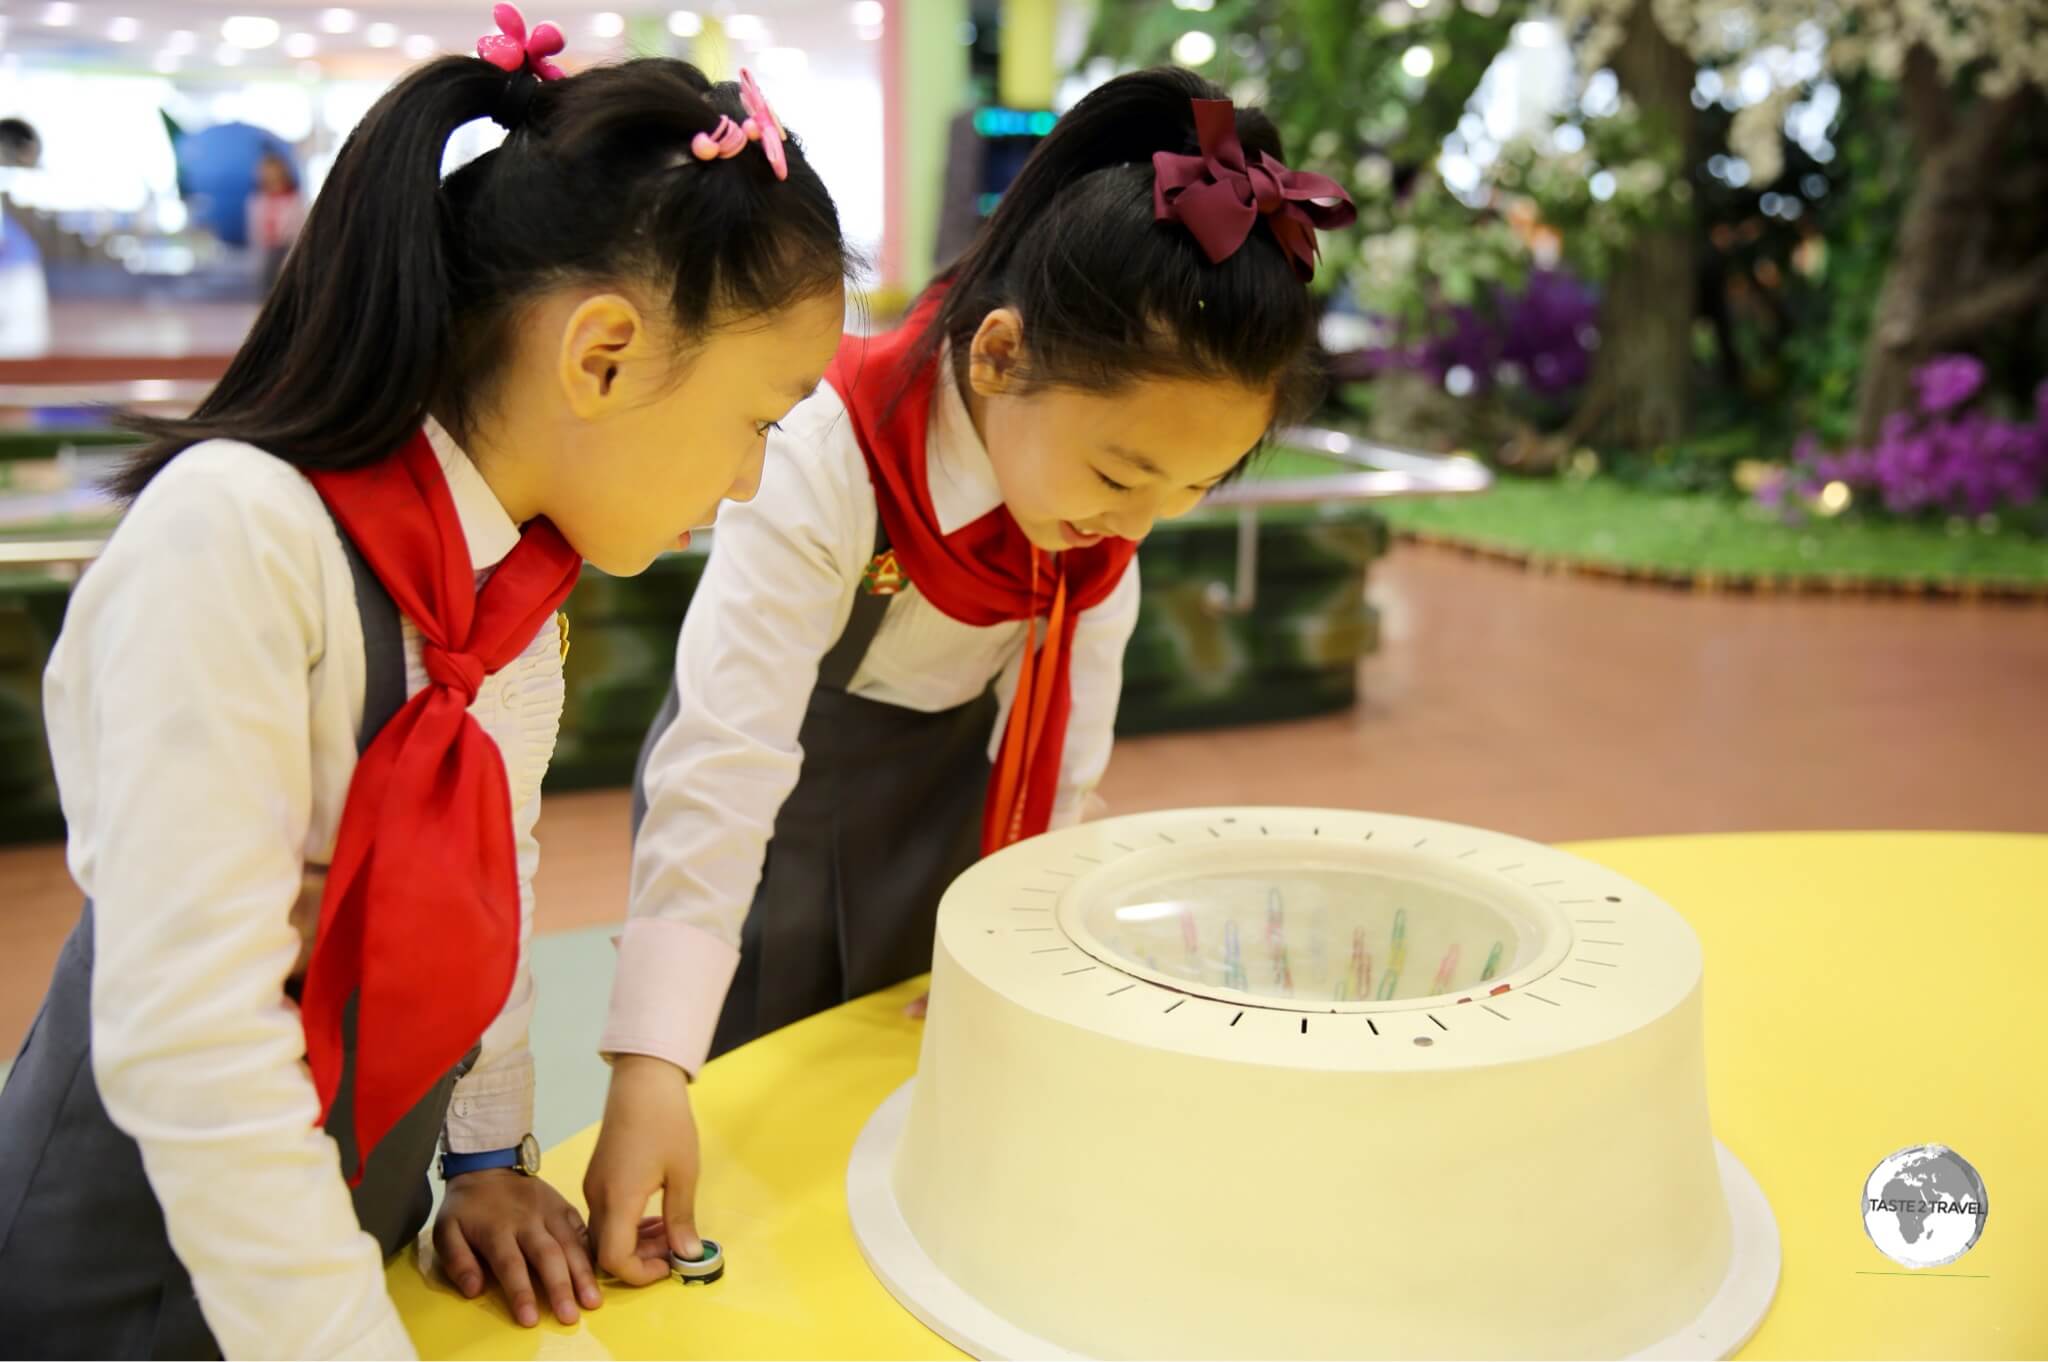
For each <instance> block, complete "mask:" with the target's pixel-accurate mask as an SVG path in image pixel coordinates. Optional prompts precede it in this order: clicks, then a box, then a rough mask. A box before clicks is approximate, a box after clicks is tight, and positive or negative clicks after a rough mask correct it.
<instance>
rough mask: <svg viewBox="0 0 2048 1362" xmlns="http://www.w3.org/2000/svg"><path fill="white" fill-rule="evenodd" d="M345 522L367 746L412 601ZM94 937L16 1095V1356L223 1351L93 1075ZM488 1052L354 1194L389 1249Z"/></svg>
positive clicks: (6, 1208) (346, 1044)
mask: <svg viewBox="0 0 2048 1362" xmlns="http://www.w3.org/2000/svg"><path fill="white" fill-rule="evenodd" d="M335 528H336V530H337V532H339V533H341V543H342V547H343V549H344V550H345V551H346V552H347V555H348V560H349V570H350V572H351V573H352V574H353V576H354V580H355V595H356V607H357V610H358V612H359V613H360V614H361V616H362V621H363V653H364V659H363V660H364V664H365V665H364V678H365V680H364V694H363V723H362V729H361V732H360V733H359V734H358V735H357V750H358V751H361V750H362V749H363V748H365V747H368V746H369V744H370V740H371V739H372V738H374V737H375V736H376V735H377V732H378V730H379V729H381V728H383V726H384V724H385V722H386V721H387V720H389V719H390V717H391V716H392V715H393V714H395V713H396V712H397V711H398V709H399V707H400V706H401V705H403V704H404V703H405V698H406V696H405V690H406V683H405V649H404V641H403V635H402V633H401V630H400V627H399V620H398V608H397V606H395V605H394V604H393V603H392V601H391V598H390V596H389V595H387V594H386V593H385V591H384V588H383V586H382V585H381V584H380V583H379V582H378V581H377V578H376V576H375V575H374V574H373V573H372V572H371V571H370V568H369V565H368V564H367V563H365V562H364V561H363V558H362V556H361V554H359V553H358V552H357V551H356V548H355V545H354V544H352V543H351V542H350V541H349V538H348V535H347V534H346V533H345V532H342V531H341V530H340V526H339V525H337V526H336V527H335ZM92 938H93V914H92V904H91V903H89V902H88V903H87V904H86V905H85V908H84V911H83V912H82V913H81V914H80V916H79V920H78V926H77V927H76V928H74V929H73V930H72V933H71V936H70V938H69V939H68V940H66V941H65V943H64V949H63V951H62V953H61V954H60V955H59V956H58V957H57V970H56V974H55V976H54V977H53V978H52V979H51V981H50V991H49V993H48V994H47V995H45V997H44V999H43V1006H42V1010H41V1011H40V1012H39V1013H38V1014H37V1016H36V1020H35V1022H34V1024H33V1025H32V1026H31V1027H30V1028H29V1033H28V1039H27V1040H25V1041H23V1042H22V1048H21V1054H20V1057H19V1058H18V1059H16V1060H15V1064H14V1068H13V1070H12V1072H11V1073H10V1074H9V1076H8V1079H7V1086H6V1087H5V1088H4V1089H0V1357H8V1358H14V1357H50V1358H129V1357H148V1358H159V1357H161V1358H217V1357H219V1356H220V1348H219V1345H218V1344H216V1343H215V1341H214V1337H213V1333H212V1331H211V1330H210V1329H208V1328H207V1325H206V1320H205V1318H204V1317H203V1316H202V1315H201V1313H200V1310H199V1301H198V1299H197V1297H195V1296H194V1294H193V1291H192V1280H191V1278H190V1277H189V1276H188V1275H187V1274H186V1272H185V1269H184V1266H183V1265H182V1264H181V1263H179V1261H178V1258H177V1255H176V1254H175V1253H174V1252H172V1250H171V1243H170V1238H169V1235H168V1234H167V1232H166V1231H165V1228H164V1218H163V1211H162V1209H161V1208H160V1207H159V1206H158V1205H157V1200H156V1195H155V1193H154V1192H152V1191H151V1190H150V1185H149V1179H148V1177H147V1176H146V1175H145V1174H144V1172H143V1168H142V1153H141V1151H140V1150H139V1149H138V1148H137V1147H136V1144H135V1141H134V1140H132V1139H130V1138H129V1137H128V1136H127V1135H125V1134H123V1133H122V1132H121V1131H120V1130H119V1129H118V1128H117V1127H116V1126H115V1125H114V1123H113V1121H112V1120H111V1119H110V1118H109V1117H108V1116H107V1112H106V1108H105V1107H104V1106H103V1105H102V1104H101V1102H100V1095H99V1088H98V1086H97V1085H96V1084H95V1083H94V1081H93V1072H92V1007H91V1004H92V951H93V942H92ZM294 989H295V986H294ZM355 1041H356V1028H355V1003H354V1002H353V1001H351V1002H350V1003H349V1005H348V1009H347V1011H346V1012H345V1013H344V1014H343V1017H342V1044H343V1050H342V1071H341V1087H340V1090H339V1092H338V1094H337V1096H336V1098H335V1102H334V1107H333V1110H332V1111H330V1112H329V1113H328V1117H327V1131H328V1133H329V1134H330V1135H332V1136H333V1137H334V1140H335V1142H336V1143H337V1144H338V1145H339V1146H340V1152H341V1165H340V1166H341V1167H344V1168H346V1167H351V1166H353V1165H354V1162H355V1137H354V1135H353V1133H352V1130H353V1121H352V1120H351V1112H352V1111H353V1109H354V1100H353V1099H354V1093H355V1054H356V1045H355ZM475 1058H476V1051H475V1050H472V1051H471V1052H470V1055H469V1056H468V1058H466V1059H465V1060H464V1061H463V1062H462V1063H461V1064H460V1065H458V1066H457V1067H456V1068H455V1069H454V1070H452V1071H451V1072H449V1073H448V1074H446V1075H445V1076H443V1078H442V1079H441V1081H440V1082H439V1083H438V1084H436V1085H435V1087H434V1088H433V1089H432V1090H431V1091H430V1092H428V1094H427V1095H426V1096H425V1097H424V1098H422V1099H421V1100H420V1102H419V1104H418V1105H417V1106H415V1107H414V1108H413V1109H412V1110H411V1111H410V1112H408V1113H407V1114H406V1115H405V1116H404V1117H403V1118H402V1119H401V1120H400V1121H399V1123H398V1124H397V1125H396V1126H394V1127H392V1129H391V1132H390V1133H389V1134H388V1135H386V1136H385V1137H384V1139H383V1140H382V1141H381V1142H380V1143H379V1144H378V1145H377V1147H376V1149H374V1150H372V1151H371V1153H370V1157H369V1160H368V1162H367V1164H366V1166H365V1168H364V1171H363V1180H362V1182H361V1183H360V1184H359V1185H358V1186H357V1187H356V1188H355V1189H354V1191H353V1198H354V1201H355V1208H356V1216H357V1218H358V1219H359V1220H360V1221H361V1223H362V1226H363V1229H364V1230H366V1231H367V1232H368V1233H370V1234H371V1235H373V1236H374V1237H375V1238H376V1240H377V1242H378V1243H379V1244H381V1245H382V1246H383V1248H384V1252H385V1254H386V1256H389V1255H391V1254H394V1253H396V1252H398V1251H399V1250H400V1249H401V1248H403V1247H404V1246H405V1245H406V1244H408V1243H410V1242H412V1240H413V1237H414V1236H415V1235H417V1234H418V1233H419V1231H420V1228H421V1226H423V1225H425V1224H426V1220H427V1215H428V1212H429V1210H430V1208H431V1206H432V1201H433V1194H432V1188H431V1187H430V1186H429V1184H428V1182H427V1173H428V1169H429V1167H430V1166H431V1165H432V1163H433V1159H434V1150H435V1146H436V1144H437V1143H438V1141H439V1139H440V1135H441V1125H442V1122H443V1120H444V1119H445V1118H446V1116H447V1111H448V1101H449V1097H450V1095H451V1094H452V1092H453V1090H454V1087H455V1080H456V1079H457V1078H459V1077H460V1076H461V1075H462V1074H463V1073H464V1072H465V1071H466V1070H467V1069H468V1067H469V1065H470V1064H472V1063H474V1062H475ZM220 1195H221V1196H223V1197H229V1196H233V1195H234V1189H233V1188H232V1187H223V1188H221V1190H220ZM279 1209H280V1211H281V1212H286V1213H288V1211H289V1208H285V1207H280V1208H279Z"/></svg>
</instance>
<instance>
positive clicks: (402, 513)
mask: <svg viewBox="0 0 2048 1362" xmlns="http://www.w3.org/2000/svg"><path fill="white" fill-rule="evenodd" d="M307 476H308V477H309V478H311V480H312V483H313V486H314V487H315V488H316V489H318V491H319V493H320V496H321V498H322V499H323V500H324V501H325V502H326V503H327V507H328V509H329V510H330V511H332V512H333V513H334V518H335V519H336V520H337V521H339V522H340V524H341V526H342V528H343V529H344V530H346V531H347V533H348V536H349V538H350V539H352V540H353V541H355V545H356V547H357V548H358V549H359V550H361V552H362V555H363V558H364V559H365V560H366V561H367V562H368V563H369V565H370V568H371V570H372V571H374V572H375V573H376V575H377V580H378V581H380V582H382V583H383V584H384V589H385V590H386V591H388V592H389V593H390V594H391V599H392V601H393V602H394V603H396V605H397V606H398V608H399V610H401V611H402V612H404V614H405V617H406V618H407V619H410V620H411V621H412V622H413V624H414V625H415V626H417V627H418V629H419V633H420V645H421V649H422V656H423V660H424V662H425V664H426V671H427V685H426V687H425V689H423V690H421V691H420V692H419V694H417V695H415V696H413V697H412V698H411V699H410V700H408V701H406V703H405V705H404V707H403V708H401V709H400V710H399V711H398V712H397V713H396V714H394V715H393V716H392V717H391V720H390V722H388V723H386V724H385V725H384V727H383V729H382V730H381V731H379V732H378V734H377V736H376V738H375V739H374V740H372V742H371V743H370V746H369V748H368V749H367V750H366V751H364V753H363V754H362V757H361V759H360V760H358V761H357V763H356V771H355V777H354V779H353V780H351V781H350V782H349V787H348V802H347V803H346V804H345V805H344V806H343V807H342V813H341V829H340V832H339V834H338V836H337V839H336V842H335V847H334V864H333V865H332V867H331V868H330V869H329V870H328V874H327V888H326V892H325V893H324V894H323V895H322V897H321V900H320V925H319V930H318V932H317V934H316V935H315V936H314V938H313V955H312V959H311V961H310V962H309V963H308V965H307V969H306V980H305V988H304V991H303V994H302V996H301V1001H300V1009H301V1016H302V1020H303V1023H304V1026H305V1029H306V1058H307V1060H308V1061H309V1062H310V1064H311V1065H312V1069H313V1084H314V1087H315V1088H316V1089H317V1090H318V1092H319V1094H320V1118H321V1120H322V1121H323V1122H324V1121H325V1120H326V1119H327V1114H328V1111H329V1110H330V1109H331V1108H332V1106H333V1105H334V1098H335V1091H336V1088H337V1087H338V1086H339V1084H340V1081H341V1059H342V1027H341V1021H342V1009H343V1008H344V1007H345V1006H346V1005H347V1003H348V1000H349V998H350V997H351V996H356V997H357V998H358V1002H357V1006H356V1056H355V1113H354V1114H355V1138H356V1155H357V1166H356V1167H355V1168H352V1169H349V1170H348V1176H349V1181H350V1183H351V1184H352V1185H353V1184H354V1183H355V1182H356V1181H357V1180H359V1179H360V1178H361V1176H362V1160H363V1159H365V1158H367V1157H368V1155H369V1151H370V1150H371V1149H372V1148H373V1147H374V1146H375V1145H376V1143H377V1142H378V1141H379V1140H380V1139H382V1138H383V1137H384V1135H385V1133H386V1132H388V1131H389V1130H390V1129H391V1127H392V1126H393V1125H394V1124H395V1123H396V1122H397V1121H398V1118H399V1117H401V1116H403V1115H404V1114H405V1113H406V1112H407V1111H408V1110H410V1109H411V1108H412V1107H413V1105H414V1104H415V1103H417V1102H418V1101H419V1100H420V1098H422V1097H423V1096H425V1095H426V1093H427V1092H428V1090H429V1089H431V1088H432V1087H433V1086H434V1084H435V1083H436V1082H438V1081H439V1080H440V1078H441V1076H442V1075H443V1074H445V1073H447V1072H448V1070H449V1069H451V1068H452V1067H454V1065H455V1063H456V1062H457V1061H458V1060H460V1059H461V1058H462V1056H463V1055H464V1054H465V1053H467V1052H468V1050H469V1048H470V1047H471V1046H472V1045H474V1044H476V1041H477V1037H479V1036H481V1035H482V1034H483V1032H484V1029H485V1028H486V1027H487V1026H489V1025H490V1023H491V1021H492V1019H493V1018H495V1017H496V1016H497V1015H498V1012H499V1010H500V1009H501V1008H503V1007H504V1005H505V999H506V997H507V996H508V995H509V994H510V992H511V989H512V977H513V973H514V971H515V970H516V969H517V967H518V961H519V867H518V861H517V858H516V855H515V851H514V846H513V837H512V795H511V791H510V789H509V788H508V786H507V784H506V779H505V762H504V758H503V757H502V756H501V755H500V754H499V751H498V748H497V745H496V744H495V743H493V742H492V741H491V739H490V736H489V735H488V734H486V733H485V732H484V730H483V728H482V726H481V725H479V724H478V723H477V721H476V720H475V719H474V718H473V717H471V715H470V713H469V706H470V704H471V703H472V702H473V701H474V700H475V699H476V696H477V691H478V689H479V688H480V687H481V686H482V685H483V681H484V678H485V677H486V676H488V675H490V674H491V673H492V672H495V671H497V670H498V669H499V668H500V667H503V666H504V665H505V664H506V663H508V662H510V661H511V660H512V659H513V658H515V657H517V656H519V654H520V653H522V652H523V651H525V649H526V646H527V645H528V644H529V643H531V642H532V641H533V637H534V635H535V634H536V633H538V632H539V630H540V628H541V626H542V625H544V624H546V623H547V622H548V619H549V617H550V616H552V615H553V614H554V613H555V611H556V609H557V608H558V607H559V606H560V605H561V603H562V600H563V598H564V597H566V596H567V595H568V594H569V588H571V587H572V586H574V585H575V584H576V574H577V573H578V572H579V571H580V570H581V569H582V566H583V563H582V560H581V559H580V558H579V557H578V556H577V554H576V551H575V550H574V549H572V548H570V547H569V542H568V541H567V540H566V539H564V538H562V535H561V533H560V531H558V530H556V529H555V527H554V526H553V525H551V524H549V523H548V522H547V521H546V520H535V521H533V522H531V523H530V524H528V525H527V526H526V529H525V531H524V532H523V533H522V534H521V535H520V537H519V543H518V545H517V546H516V547H515V548H514V549H513V550H512V552H511V554H510V555H509V556H507V557H506V559H505V561H504V562H502V563H500V564H499V565H498V567H497V568H496V570H495V571H493V572H492V573H491V577H490V580H489V581H488V582H486V583H485V585H484V588H483V590H482V591H481V592H478V590H477V587H476V570H475V567H474V565H473V564H472V562H471V559H470V554H469V544H468V541H467V540H466V539H465V538H464V536H463V533H462V522H461V521H460V520H459V519H457V517H456V514H455V501H454V498H453V497H451V496H450V495H449V492H448V484H447V481H446V479H445V478H444V477H443V476H442V473H441V465H440V461H439V459H437V458H436V457H435V454H434V449H433V446H432V445H431V444H430V443H428V440H427V437H426V433H425V432H424V431H422V432H421V433H419V434H417V435H415V436H414V437H413V438H412V439H411V440H410V441H409V442H407V444H406V445H405V447H404V448H402V449H400V450H399V451H398V452H397V453H395V454H393V455H392V456H391V457H390V458H387V459H382V460H379V461H378V462H376V463H374V464H371V465H369V466H367V467H364V468H352V469H349V470H347V471H345V472H315V473H309V474H308V475H307Z"/></svg>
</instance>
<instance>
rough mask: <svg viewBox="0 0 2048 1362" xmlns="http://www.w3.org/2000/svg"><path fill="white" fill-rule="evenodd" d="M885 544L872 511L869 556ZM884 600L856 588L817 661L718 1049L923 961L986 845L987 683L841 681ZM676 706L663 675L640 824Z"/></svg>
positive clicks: (642, 773) (897, 978)
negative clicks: (910, 700)
mask: <svg viewBox="0 0 2048 1362" xmlns="http://www.w3.org/2000/svg"><path fill="white" fill-rule="evenodd" d="M888 547H889V540H888V534H887V531H886V530H884V529H882V528H880V517H877V529H876V531H875V554H876V556H877V557H879V556H881V554H882V553H883V552H884V551H886V550H887V549H888ZM714 552H715V550H714ZM894 599H896V598H895V597H893V596H877V595H873V594H871V593H870V592H868V591H867V590H866V589H865V588H864V587H859V586H856V587H855V588H854V597H853V613H852V614H851V615H850V616H849V617H848V619H847V622H846V628H845V630H844V631H843V632H842V633H841V634H840V636H839V641H838V642H837V643H836V644H835V645H834V646H833V648H832V650H831V651H830V652H828V653H826V654H825V657H824V658H823V660H822V661H821V662H820V663H819V665H818V683H817V686H816V688H815V689H814V690H813V691H812V692H811V699H810V704H809V707H808V708H807V709H806V711H805V713H804V722H803V727H802V729H801V730H800V731H799V735H798V742H799V743H800V745H801V746H802V748H803V757H804V760H803V770H802V772H801V774H800V775H798V777H797V783H796V788H795V789H794V790H792V791H791V792H790V796H789V798H788V800H786V801H785V802H784V803H783V806H782V811H781V813H779V814H778V815H777V816H776V819H775V831H774V833H773V835H772V836H771V837H770V839H769V843H768V856H767V860H766V862H765V864H764V865H763V867H762V871H761V883H760V885H759V886H758V887H757V888H756V889H755V891H754V902H753V906H752V907H751V908H750V909H749V910H748V912H747V919H746V925H745V927H744V928H743V929H742V930H741V934H740V963H739V970H738V973H737V974H735V975H734V977H733V984H732V991H731V992H730V993H728V994H727V995H726V999H725V1009H724V1011H723V1012H721V1013H720V1014H719V1018H718V1026H717V1029H716V1030H715V1031H714V1032H713V1035H712V1041H711V1053H712V1054H713V1055H714V1056H715V1055H720V1054H723V1053H725V1052H726V1051H727V1050H730V1049H732V1048H733V1047H734V1046H736V1045H743V1044H745V1043H746V1042H747V1041H750V1040H752V1039H754V1038H755V1037H756V1036H760V1035H765V1034H766V1033H768V1032H770V1031H773V1030H775V1029H776V1028H778V1027H782V1026H787V1025H789V1024H790V1023H791V1022H795V1021H801V1020H803V1019H804V1018H805V1017H808V1016H810V1015H812V1014H813V1013H816V1012H822V1011H824V1010H825V1009H827V1008H830V1007H836V1006H838V1005H839V1004H840V1003H843V1002H847V1001H850V1000H852V999H854V998H858V997H861V996H863V995H865V994H868V993H872V992H874V991H875V990H876V989H880V988H887V987H888V986H889V985H891V984H897V983H901V982H902V981H903V980H905V979H908V978H911V977H913V976H915V975H918V974H922V973H924V972H925V971H926V970H928V969H930V968H931V965H932V933H933V930H934V928H935V926H936V924H937V921H938V912H939V899H940V897H941V896H942V895H943V894H944V893H945V892H946V887H947V886H948V885H950V884H951V883H952V882H953V881H954V880H955V879H956V878H958V877H959V875H960V873H961V872H962V871H964V870H966V869H967V868H968V867H969V866H971V865H973V864H974V862H975V861H976V860H977V859H978V858H979V857H980V855H981V811H982V807H983V805H984V803H985V802H986V801H987V798H988V780H989V760H988V745H989V738H990V735H991V734H992V733H993V732H994V730H995V721H996V713H997V704H996V697H995V689H994V686H993V685H991V686H990V688H989V689H988V690H986V691H984V692H983V693H982V694H981V695H980V696H978V697H976V698H975V699H973V700H970V701H968V702H967V703H966V704H964V705H958V706H955V707H954V708H952V709H947V710H940V711H938V712H936V713H929V714H928V713H924V712H922V711H919V710H912V709H905V708H903V707H902V706H900V705H890V704H883V703H881V702H880V701H876V700H869V699H864V698H862V697H860V696H857V695H850V694H848V693H847V687H848V686H849V685H851V684H852V682H853V678H854V675H855V674H856V673H857V672H859V670H860V664H861V660H862V659H863V658H865V657H866V656H867V651H868V646H869V645H870V644H871V643H873V642H874V638H875V634H876V632H877V631H878V630H879V629H880V628H881V627H882V616H883V615H884V614H886V613H887V611H888V608H889V603H890V602H891V601H892V600H894ZM677 705H678V699H677V696H676V692H675V688H674V686H673V685H671V686H670V688H669V697H668V701H667V703H666V704H664V705H663V706H662V708H661V712H660V713H659V714H658V715H656V716H655V719H654V724H653V726H652V727H651V728H650V729H649V730H648V733H647V740H646V742H645V743H644V744H643V745H642V747H641V749H640V770H639V773H638V774H636V776H635V777H634V782H633V829H634V832H635V833H636V834H637V833H638V831H639V828H640V822H641V819H642V818H643V817H644V816H645V815H646V812H647V801H646V769H647V758H648V754H649V752H651V751H652V750H653V747H654V744H655V742H656V741H658V740H659V739H660V737H661V735H662V734H663V733H664V732H666V731H667V729H668V726H669V725H670V724H671V723H673V722H674V721H675V717H676V709H677Z"/></svg>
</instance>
